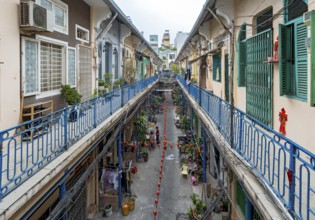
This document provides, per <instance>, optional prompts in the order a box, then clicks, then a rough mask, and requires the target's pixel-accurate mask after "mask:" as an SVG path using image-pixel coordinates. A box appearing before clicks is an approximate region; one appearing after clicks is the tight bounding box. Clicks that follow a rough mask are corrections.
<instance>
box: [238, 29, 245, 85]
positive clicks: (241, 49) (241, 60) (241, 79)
mask: <svg viewBox="0 0 315 220" xmlns="http://www.w3.org/2000/svg"><path fill="white" fill-rule="evenodd" d="M237 45H238V54H237V55H238V63H237V65H238V77H237V84H238V86H239V87H242V86H245V85H246V24H243V25H242V26H241V29H240V32H239V34H238V39H237Z"/></svg>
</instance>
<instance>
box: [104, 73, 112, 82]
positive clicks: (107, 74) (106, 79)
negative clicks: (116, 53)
mask: <svg viewBox="0 0 315 220" xmlns="http://www.w3.org/2000/svg"><path fill="white" fill-rule="evenodd" d="M104 78H105V81H108V80H111V79H112V78H113V74H111V73H105V74H104Z"/></svg>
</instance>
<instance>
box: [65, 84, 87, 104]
mask: <svg viewBox="0 0 315 220" xmlns="http://www.w3.org/2000/svg"><path fill="white" fill-rule="evenodd" d="M61 94H62V95H63V96H64V98H65V101H66V102H67V103H68V105H74V104H76V103H80V102H81V97H82V96H81V95H80V94H79V93H78V91H77V90H76V89H75V88H71V87H70V85H61Z"/></svg>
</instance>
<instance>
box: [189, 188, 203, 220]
mask: <svg viewBox="0 0 315 220" xmlns="http://www.w3.org/2000/svg"><path fill="white" fill-rule="evenodd" d="M190 199H191V200H192V202H193V205H192V206H190V207H189V210H188V213H187V214H188V216H189V218H190V219H194V220H198V219H201V217H202V215H203V214H204V212H205V211H206V209H207V205H206V204H205V203H204V202H202V200H201V199H200V198H199V196H198V195H197V194H196V193H193V194H191V195H190Z"/></svg>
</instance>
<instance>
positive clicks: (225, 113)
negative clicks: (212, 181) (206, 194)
mask: <svg viewBox="0 0 315 220" xmlns="http://www.w3.org/2000/svg"><path fill="white" fill-rule="evenodd" d="M177 79H178V81H179V83H180V85H181V87H182V89H183V90H184V91H185V96H186V98H187V99H188V100H190V105H191V106H192V107H193V108H194V109H195V111H196V112H197V114H198V116H199V118H201V119H202V120H203V121H204V123H205V124H206V125H207V127H206V131H208V134H209V135H210V136H212V137H214V140H215V141H217V142H218V143H219V145H220V148H221V150H222V151H223V152H224V153H223V155H227V156H229V155H233V157H237V158H238V161H239V162H240V163H236V166H235V164H233V163H231V164H230V167H231V168H232V169H233V168H237V167H238V165H242V166H243V168H242V169H244V168H247V169H248V173H250V174H254V176H253V177H252V178H253V179H250V178H249V179H247V180H246V179H244V177H245V176H246V175H247V174H246V173H245V172H242V171H241V170H240V172H239V175H238V177H239V179H240V180H242V181H246V182H244V185H245V186H246V185H247V187H245V188H246V190H247V191H248V192H254V194H253V195H252V198H256V199H257V197H258V195H259V194H262V196H264V195H263V194H265V193H266V192H270V193H269V194H270V195H271V198H273V201H275V202H274V204H277V205H278V206H280V208H281V209H282V211H283V214H286V215H284V216H286V218H289V217H290V216H288V215H287V214H288V212H287V210H288V211H289V212H290V214H291V215H292V216H294V218H299V219H307V220H309V219H315V202H313V201H315V155H314V154H313V153H311V152H309V151H308V150H306V149H305V148H303V147H301V146H299V145H298V144H296V143H295V142H293V141H291V140H290V139H288V138H286V137H285V136H283V135H282V134H280V133H278V132H276V131H274V130H273V129H271V128H269V127H267V126H265V125H263V124H262V123H260V122H259V121H257V120H256V119H254V118H252V117H251V116H249V115H248V114H246V113H244V112H242V111H240V110H238V109H237V108H233V114H232V115H233V117H232V119H233V121H232V123H231V105H230V104H229V103H227V102H225V101H224V100H222V99H220V98H219V97H217V96H215V95H213V94H212V93H210V92H208V91H206V90H204V89H202V88H200V87H198V86H196V85H195V84H193V83H187V82H186V81H185V80H184V79H183V78H182V77H180V76H178V77H177ZM231 124H233V143H232V144H231V141H232V140H231V137H232V136H231ZM220 143H221V144H220ZM231 146H232V147H231ZM221 155H222V154H221ZM228 158H230V157H228ZM234 171H235V172H237V170H234ZM254 180H259V182H260V185H262V186H263V187H264V189H263V190H262V191H257V189H255V187H254V186H255V185H254V184H253V183H254V182H255V181H254ZM245 183H246V184H245ZM294 186H295V187H294ZM263 200H264V199H263V198H262V200H261V201H263ZM266 202H267V201H266ZM256 205H257V201H256ZM258 205H259V204H258ZM265 209H266V212H267V213H268V211H269V209H268V207H266V208H265ZM270 210H272V207H270ZM271 217H273V215H271Z"/></svg>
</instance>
